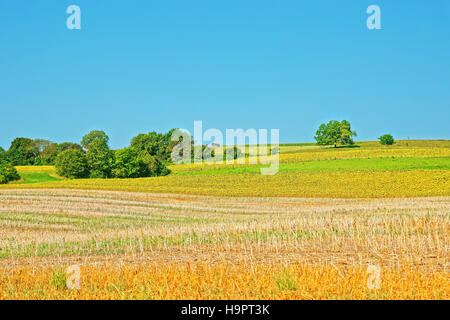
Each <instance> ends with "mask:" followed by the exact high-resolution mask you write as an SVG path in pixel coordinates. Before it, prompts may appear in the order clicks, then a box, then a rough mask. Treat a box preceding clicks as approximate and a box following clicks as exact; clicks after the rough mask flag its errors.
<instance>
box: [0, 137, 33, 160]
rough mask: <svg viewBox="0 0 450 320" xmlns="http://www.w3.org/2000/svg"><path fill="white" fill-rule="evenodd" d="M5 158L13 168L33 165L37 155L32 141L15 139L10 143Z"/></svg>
mask: <svg viewBox="0 0 450 320" xmlns="http://www.w3.org/2000/svg"><path fill="white" fill-rule="evenodd" d="M7 153H8V154H7V157H8V160H9V162H10V163H11V164H12V165H13V166H26V165H33V164H34V161H35V159H36V157H37V156H38V154H39V151H38V149H37V148H36V147H35V145H34V142H33V140H31V139H28V138H16V139H14V140H13V141H12V142H11V146H10V147H9V149H8V152H7Z"/></svg>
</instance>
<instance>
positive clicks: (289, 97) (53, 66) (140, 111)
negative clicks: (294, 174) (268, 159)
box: [0, 0, 450, 148]
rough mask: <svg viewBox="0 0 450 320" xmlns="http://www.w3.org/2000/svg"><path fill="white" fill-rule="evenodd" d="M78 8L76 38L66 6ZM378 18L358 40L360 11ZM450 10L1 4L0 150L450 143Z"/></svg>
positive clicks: (383, 4)
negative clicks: (157, 138)
mask: <svg viewBox="0 0 450 320" xmlns="http://www.w3.org/2000/svg"><path fill="white" fill-rule="evenodd" d="M72 4H76V5H78V6H80V8H81V12H82V22H81V23H82V28H81V30H68V29H67V28H66V19H67V17H68V14H67V13H66V8H67V7H68V6H69V5H72ZM372 4H376V5H379V6H380V8H381V15H382V16H381V19H382V21H381V24H382V30H372V31H371V30H368V29H367V27H366V19H367V17H368V15H367V14H366V8H367V7H368V6H369V5H372ZM449 76H450V1H446V0H434V1H423V0H417V1H401V0H396V1H355V0H351V1H350V0H344V1H331V0H329V1H321V0H318V1H299V0H282V1H275V0H270V1H269V0H257V1H254V0H227V1H225V0H220V1H219V0H151V1H104V0H96V1H93V0H91V1H84V0H83V1H82V0H73V1H62V0H54V1H48V0H42V1H24V0H14V1H13V0H3V1H1V2H0V108H1V109H0V110H1V125H0V146H3V147H4V148H7V147H9V144H10V141H11V140H12V139H13V138H15V137H18V136H25V137H30V138H45V139H50V140H53V141H57V142H63V141H75V142H79V141H80V140H81V137H82V136H83V135H84V134H85V133H87V132H89V131H90V130H94V129H100V130H105V131H106V132H107V133H108V134H109V136H110V141H111V146H112V147H114V148H120V147H124V146H126V145H128V144H129V141H130V139H131V138H132V137H133V136H135V135H136V134H138V133H143V132H149V131H153V130H155V131H167V130H169V129H170V128H173V127H181V128H187V129H190V130H191V129H192V127H193V121H194V120H202V121H203V127H204V128H206V129H207V128H219V129H222V130H224V129H225V128H244V129H248V128H267V129H272V128H276V129H280V140H281V142H301V141H313V136H314V133H315V130H316V129H317V127H318V125H319V124H320V123H322V122H325V121H328V120H331V119H336V120H342V119H347V120H349V121H350V122H351V123H352V125H353V127H354V129H355V130H356V131H357V132H358V138H357V140H375V139H376V138H377V137H378V136H379V135H381V134H383V133H391V134H393V135H394V136H395V137H397V138H407V137H410V138H411V139H413V138H424V139H426V138H441V139H449V138H450V129H449V127H450V126H449V119H450V111H449V110H450V79H449Z"/></svg>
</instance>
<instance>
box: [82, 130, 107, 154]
mask: <svg viewBox="0 0 450 320" xmlns="http://www.w3.org/2000/svg"><path fill="white" fill-rule="evenodd" d="M95 140H103V141H104V142H105V143H106V144H108V142H109V137H108V136H107V135H106V133H105V132H104V131H99V130H94V131H91V132H89V133H88V134H87V135H85V136H84V137H83V139H82V140H81V146H82V147H83V148H84V149H85V150H88V149H89V145H90V144H91V143H92V142H94V141H95Z"/></svg>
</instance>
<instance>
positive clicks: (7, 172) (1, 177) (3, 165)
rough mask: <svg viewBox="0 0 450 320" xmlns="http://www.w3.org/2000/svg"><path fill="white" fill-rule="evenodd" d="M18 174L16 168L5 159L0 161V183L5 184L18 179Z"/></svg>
mask: <svg viewBox="0 0 450 320" xmlns="http://www.w3.org/2000/svg"><path fill="white" fill-rule="evenodd" d="M19 179H20V175H19V173H18V172H17V170H16V168H14V167H13V166H12V165H10V164H9V163H7V162H6V161H0V184H5V183H8V182H10V181H15V180H19Z"/></svg>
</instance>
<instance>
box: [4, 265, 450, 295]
mask: <svg viewBox="0 0 450 320" xmlns="http://www.w3.org/2000/svg"><path fill="white" fill-rule="evenodd" d="M80 275H81V278H80V282H81V283H82V286H81V287H80V289H79V290H69V289H67V288H66V287H65V282H66V277H67V276H66V275H65V271H64V269H54V268H53V269H52V268H43V269H39V270H33V269H32V268H20V269H16V270H14V271H13V272H10V273H7V272H2V271H0V287H2V288H5V289H3V290H2V291H0V299H2V300H3V299H139V300H142V299H157V300H165V299H171V300H178V299H190V300H196V299H224V300H230V299H233V300H238V299H248V300H253V299H271V300H272V299H281V300H287V299H291V300H294V299H295V300H299V299H302V300H303V299H306V300H311V299H316V300H318V299H327V300H329V299H421V300H423V299H442V300H448V299H449V298H450V294H449V293H450V285H449V274H448V273H446V272H443V271H438V272H433V273H431V272H428V271H426V270H424V271H421V270H416V269H411V268H386V269H383V271H382V277H381V278H382V280H381V286H380V289H368V288H367V281H368V280H369V276H368V274H367V270H366V268H364V267H358V266H356V267H339V268H338V267H334V266H320V267H315V266H305V265H298V264H292V265H288V266H280V265H266V264H264V265H262V264H254V265H239V264H234V265H230V264H219V265H206V264H204V263H198V264H194V265H191V264H186V265H183V266H180V265H162V266H161V265H159V266H157V265H146V266H126V267H108V266H88V267H82V268H81V269H80ZM369 281H370V280H369Z"/></svg>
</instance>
